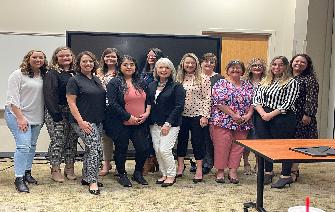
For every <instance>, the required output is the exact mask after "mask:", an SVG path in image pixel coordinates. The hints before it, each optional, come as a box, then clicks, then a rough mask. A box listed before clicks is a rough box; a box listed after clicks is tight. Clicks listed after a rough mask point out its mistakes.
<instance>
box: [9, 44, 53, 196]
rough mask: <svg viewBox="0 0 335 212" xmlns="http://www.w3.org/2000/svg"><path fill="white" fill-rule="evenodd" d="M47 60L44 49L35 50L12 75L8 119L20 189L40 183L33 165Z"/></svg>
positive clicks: (16, 182) (40, 122)
mask: <svg viewBox="0 0 335 212" xmlns="http://www.w3.org/2000/svg"><path fill="white" fill-rule="evenodd" d="M47 64H48V62H47V60H46V56H45V54H44V53H43V52H42V51H40V50H31V51H29V52H28V53H27V54H26V55H25V56H24V58H23V61H22V63H21V65H20V68H19V69H17V70H15V71H14V72H13V73H12V74H11V75H10V76H9V79H8V90H7V100H6V106H5V120H6V123H7V126H8V128H9V129H10V131H11V132H12V134H13V137H14V140H15V144H16V149H15V153H14V172H15V182H14V184H15V187H16V190H18V191H19V192H26V193H28V192H29V188H28V186H27V184H26V182H27V183H31V184H37V181H36V179H35V178H34V177H32V176H31V168H32V164H33V160H34V156H35V151H36V143H37V138H38V136H39V134H40V130H41V128H42V125H43V119H44V98H43V78H44V76H45V72H46V68H47Z"/></svg>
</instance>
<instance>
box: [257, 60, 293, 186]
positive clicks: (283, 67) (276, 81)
mask: <svg viewBox="0 0 335 212" xmlns="http://www.w3.org/2000/svg"><path fill="white" fill-rule="evenodd" d="M289 65H290V64H289V61H288V60H287V58H286V57H284V56H277V57H275V58H273V59H272V61H271V63H270V67H269V71H268V72H267V74H266V75H265V77H264V79H263V80H262V81H261V83H260V86H259V87H258V89H257V91H256V94H255V96H254V98H253V104H254V106H255V109H256V111H257V113H256V114H255V131H256V134H257V136H258V138H259V139H287V138H294V134H295V128H296V115H295V107H294V105H295V102H296V99H297V97H298V94H299V84H298V82H297V81H296V80H295V79H293V77H292V75H291V72H290V70H289ZM291 166H292V163H289V162H285V163H283V164H282V172H281V176H280V178H279V180H278V181H277V182H276V183H274V184H272V185H271V188H283V187H284V186H285V185H286V184H291V183H292V182H293V179H292V177H291ZM273 176H274V173H273V163H272V162H269V161H265V175H264V184H270V183H271V182H272V178H273Z"/></svg>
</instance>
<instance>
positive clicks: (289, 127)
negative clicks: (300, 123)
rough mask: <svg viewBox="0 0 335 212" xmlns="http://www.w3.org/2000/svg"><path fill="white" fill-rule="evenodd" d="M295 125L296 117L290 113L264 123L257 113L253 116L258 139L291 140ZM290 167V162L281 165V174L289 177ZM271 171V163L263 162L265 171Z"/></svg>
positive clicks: (267, 109)
mask: <svg viewBox="0 0 335 212" xmlns="http://www.w3.org/2000/svg"><path fill="white" fill-rule="evenodd" d="M264 110H265V112H267V113H268V112H271V111H272V109H270V108H264ZM296 124H297V120H296V115H295V114H294V113H293V112H291V111H288V112H287V113H286V114H280V115H278V116H275V117H274V118H273V119H271V120H270V121H264V120H263V119H262V118H261V116H260V115H259V114H258V113H256V114H255V130H256V134H257V137H258V138H259V139H290V138H292V139H293V138H294V134H295V129H296ZM291 167H292V163H290V162H285V163H282V171H281V174H282V175H284V176H289V175H290V174H291ZM272 170H273V163H272V162H269V161H267V160H265V171H266V172H271V171H272Z"/></svg>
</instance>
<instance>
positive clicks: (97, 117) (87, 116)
mask: <svg viewBox="0 0 335 212" xmlns="http://www.w3.org/2000/svg"><path fill="white" fill-rule="evenodd" d="M97 67H98V63H97V60H96V58H95V56H94V54H93V53H91V52H89V51H84V52H81V53H80V54H79V55H78V60H77V62H76V71H77V72H78V74H77V75H76V76H74V77H72V78H70V79H69V82H68V84H67V86H66V98H67V102H68V104H69V107H70V111H71V116H70V118H69V120H70V122H71V125H72V127H73V129H74V130H75V132H76V133H77V134H78V136H79V137H80V138H81V139H82V140H83V142H84V143H85V155H84V159H83V179H82V181H81V183H82V185H89V192H90V193H91V194H94V195H98V194H100V190H99V187H101V186H102V184H101V183H98V172H99V164H100V162H101V159H102V148H101V135H102V121H103V119H104V113H105V104H106V93H105V89H104V88H103V86H102V84H101V82H100V80H99V78H98V77H96V76H95V75H93V73H94V72H95V71H96V69H97Z"/></svg>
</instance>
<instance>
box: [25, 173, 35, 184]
mask: <svg viewBox="0 0 335 212" xmlns="http://www.w3.org/2000/svg"><path fill="white" fill-rule="evenodd" d="M24 180H25V181H26V182H27V183H31V184H37V180H35V178H34V177H33V176H31V170H26V171H25V173H24Z"/></svg>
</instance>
